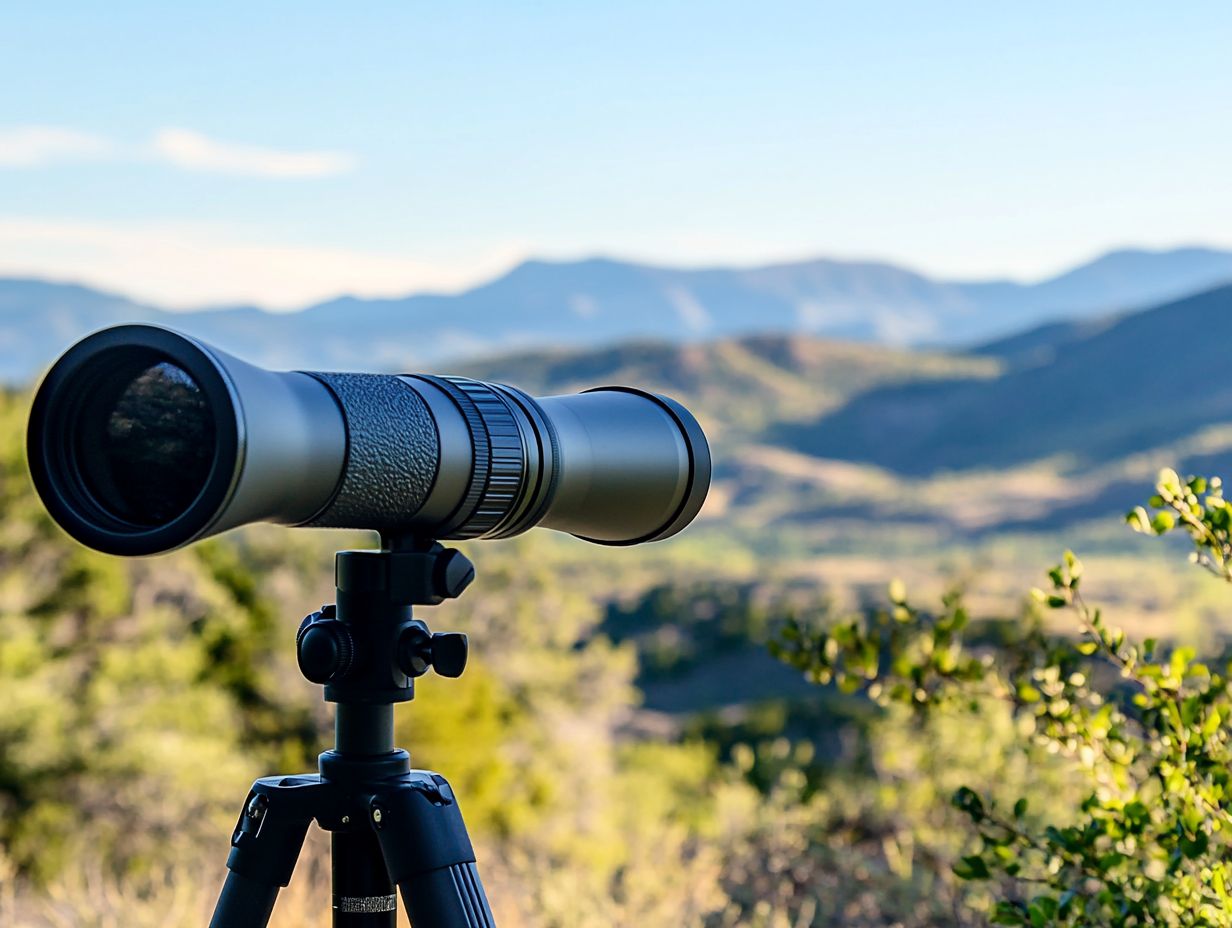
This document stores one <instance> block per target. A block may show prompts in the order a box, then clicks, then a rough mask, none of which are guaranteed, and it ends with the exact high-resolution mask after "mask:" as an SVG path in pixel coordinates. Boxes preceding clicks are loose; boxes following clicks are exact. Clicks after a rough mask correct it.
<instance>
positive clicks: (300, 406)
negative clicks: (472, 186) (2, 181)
mask: <svg viewBox="0 0 1232 928" xmlns="http://www.w3.org/2000/svg"><path fill="white" fill-rule="evenodd" d="M28 451H29V461H30V470H31V474H32V476H33V479H34V484H35V487H36V488H37V490H38V492H39V495H40V496H41V497H42V499H43V502H44V504H45V505H46V506H47V509H48V511H49V512H50V513H51V515H52V516H53V518H55V520H56V521H57V522H58V523H59V524H60V525H61V526H62V527H63V528H64V529H65V530H66V531H67V532H68V533H69V534H70V535H72V536H73V537H74V538H76V539H78V540H79V541H81V542H82V543H84V544H86V545H89V546H90V547H93V548H96V549H98V550H100V551H105V552H108V553H112V554H124V555H140V554H154V553H158V552H161V551H167V550H170V549H172V548H176V547H179V546H181V545H185V544H188V543H190V542H192V541H196V540H198V539H200V538H205V537H207V536H209V535H213V534H216V533H218V532H221V531H224V530H226V529H229V528H233V527H236V526H239V525H243V524H246V523H248V522H256V521H270V522H278V523H282V524H286V525H306V526H321V527H338V528H361V529H373V530H376V531H379V532H381V533H382V534H383V535H385V536H388V537H401V536H416V537H420V538H425V539H440V540H448V539H462V538H506V537H509V536H512V535H516V534H519V533H521V532H524V531H526V530H527V529H529V528H533V527H534V526H536V525H543V526H545V527H547V528H554V529H557V530H560V531H565V532H570V533H571V534H574V535H577V536H578V537H580V538H583V539H586V540H588V541H594V542H598V543H601V544H619V545H627V544H637V543H639V542H643V541H654V540H657V539H660V538H666V537H668V536H670V535H673V534H675V533H676V532H678V531H679V530H680V529H682V528H683V527H684V526H686V525H687V524H688V523H689V522H691V521H692V520H693V518H694V516H696V515H697V512H698V510H699V509H700V508H701V505H702V502H703V501H704V499H705V497H706V491H707V489H708V487H709V482H710V453H709V449H708V448H707V446H706V439H705V436H704V435H703V434H702V431H701V428H700V427H699V426H698V424H697V422H696V420H695V419H694V418H693V417H692V416H691V415H690V414H689V412H688V411H687V410H686V409H684V407H682V406H680V404H678V403H676V402H674V401H673V400H670V399H667V398H666V397H661V396H656V395H654V394H649V393H644V392H641V391H638V390H633V389H631V388H627V387H607V388H600V389H598V390H594V391H590V392H587V393H583V394H579V395H576V396H553V397H543V398H539V399H535V398H532V397H530V396H528V395H526V394H525V393H523V392H521V391H520V390H517V389H516V388H514V387H510V386H505V385H502V384H489V383H483V382H480V381H475V380H469V379H467V378H464V377H437V376H430V375H406V376H392V375H376V374H335V373H316V372H303V371H294V372H273V371H266V370H263V369H261V368H258V367H255V366H253V365H250V364H247V363H246V362H244V361H241V360H239V359H237V358H234V357H231V356H230V355H227V354H226V353H224V352H221V351H218V350H217V349H215V348H211V347H210V346H208V345H205V344H204V343H202V342H199V341H197V340H195V339H193V338H190V337H188V336H185V335H181V334H179V333H177V332H173V331H171V330H169V329H164V328H160V327H157V326H147V325H130V326H119V327H116V328H112V329H106V330H104V331H102V332H98V333H96V334H94V335H91V336H89V337H87V338H85V339H83V340H82V341H81V342H79V343H77V344H76V345H74V346H73V347H72V348H70V349H69V350H68V351H67V352H66V353H65V354H64V356H63V357H61V358H60V360H59V361H57V362H56V364H55V365H54V366H53V367H52V369H51V370H50V371H49V372H48V374H47V376H46V378H45V379H44V381H43V383H42V384H41V386H40V387H39V390H38V392H37V394H36V395H35V399H34V404H33V407H32V410H31V415H30V428H29V433H28Z"/></svg>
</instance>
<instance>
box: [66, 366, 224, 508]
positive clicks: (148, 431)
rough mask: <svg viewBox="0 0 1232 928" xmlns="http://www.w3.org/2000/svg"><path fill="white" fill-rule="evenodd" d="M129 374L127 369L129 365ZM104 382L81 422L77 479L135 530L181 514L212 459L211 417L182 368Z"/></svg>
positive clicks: (159, 368) (199, 487)
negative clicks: (86, 418)
mask: <svg viewBox="0 0 1232 928" xmlns="http://www.w3.org/2000/svg"><path fill="white" fill-rule="evenodd" d="M130 371H131V368H130ZM117 382H118V387H119V389H118V390H117V389H108V385H104V386H103V388H102V389H101V390H100V395H99V396H98V397H97V401H98V402H97V405H96V404H95V403H90V404H89V405H90V406H92V407H93V409H92V410H91V415H90V418H91V419H92V420H93V421H92V422H85V423H83V424H84V426H85V434H84V435H83V436H82V437H83V447H82V455H81V464H82V471H83V473H82V476H83V477H84V478H85V481H86V483H87V485H88V486H89V488H90V491H91V492H92V493H93V494H94V496H95V497H96V499H97V501H98V502H99V503H101V504H102V505H103V506H104V507H105V508H106V509H108V510H109V511H110V512H111V513H112V514H113V515H114V516H116V517H118V518H120V519H123V520H125V521H127V522H131V523H135V524H137V525H141V526H149V527H154V526H158V525H163V524H165V523H167V522H170V521H171V520H173V519H175V518H176V517H177V516H179V515H182V514H183V513H184V512H185V511H186V510H187V509H188V507H189V506H191V505H192V502H193V500H195V499H196V498H197V496H198V494H200V492H201V490H202V489H203V488H204V486H205V483H206V480H207V478H208V477H209V472H210V465H211V463H212V462H213V458H214V417H213V415H212V413H211V412H210V408H209V405H208V403H207V402H206V398H205V395H204V394H203V393H202V391H201V388H200V386H199V385H198V384H197V382H196V381H195V380H193V378H192V377H191V376H190V375H189V374H188V373H187V372H186V371H184V370H183V369H182V368H180V367H177V366H176V365H175V364H171V363H169V362H165V361H164V362H161V363H158V364H154V365H152V366H150V367H147V368H145V369H144V370H142V371H141V372H140V373H139V374H137V376H136V377H126V376H124V375H121V376H120V377H118V378H117V379H116V381H113V384H117Z"/></svg>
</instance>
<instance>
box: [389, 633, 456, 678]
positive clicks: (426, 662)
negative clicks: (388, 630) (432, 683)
mask: <svg viewBox="0 0 1232 928" xmlns="http://www.w3.org/2000/svg"><path fill="white" fill-rule="evenodd" d="M466 655H467V642H466V636H465V635H459V634H456V633H453V632H438V633H437V634H435V635H432V634H429V632H428V628H427V626H426V625H423V624H422V623H420V622H416V623H414V624H412V625H408V626H407V627H406V628H405V629H403V631H402V634H401V635H400V636H398V649H397V660H398V666H399V667H400V668H402V672H403V673H404V674H406V675H407V676H408V677H421V676H423V675H424V674H425V673H427V672H428V668H429V667H431V668H432V669H433V670H435V671H436V672H437V673H438V674H440V675H441V676H442V677H460V676H462V671H463V670H465V669H466Z"/></svg>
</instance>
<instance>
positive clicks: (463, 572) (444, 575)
mask: <svg viewBox="0 0 1232 928" xmlns="http://www.w3.org/2000/svg"><path fill="white" fill-rule="evenodd" d="M474 579H475V565H474V564H472V563H471V562H470V561H469V560H468V559H467V557H466V555H465V554H463V553H462V552H461V551H455V550H454V549H452V548H446V549H445V551H444V552H443V553H441V555H440V556H439V557H437V559H436V565H435V567H434V569H433V571H432V586H433V588H434V591H435V593H436V595H437V596H439V597H440V598H442V599H456V598H457V597H459V596H461V595H462V591H463V590H465V589H466V588H467V587H468V586H470V585H471V581H472V580H474Z"/></svg>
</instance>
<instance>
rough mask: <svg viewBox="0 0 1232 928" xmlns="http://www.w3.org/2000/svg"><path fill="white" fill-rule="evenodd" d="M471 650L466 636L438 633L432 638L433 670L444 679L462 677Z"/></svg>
mask: <svg viewBox="0 0 1232 928" xmlns="http://www.w3.org/2000/svg"><path fill="white" fill-rule="evenodd" d="M469 650H470V646H469V644H468V642H467V640H466V636H465V635H462V634H459V633H458V632H437V633H436V634H435V635H433V636H432V669H433V670H435V671H436V672H437V673H438V674H440V675H441V676H442V677H460V676H462V671H464V670H465V669H466V657H467V654H468V652H469Z"/></svg>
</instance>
